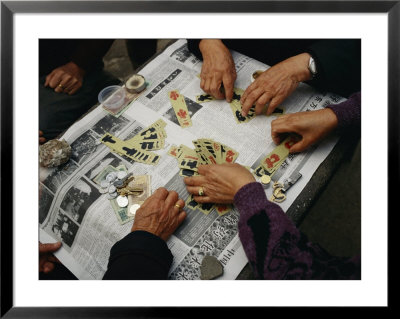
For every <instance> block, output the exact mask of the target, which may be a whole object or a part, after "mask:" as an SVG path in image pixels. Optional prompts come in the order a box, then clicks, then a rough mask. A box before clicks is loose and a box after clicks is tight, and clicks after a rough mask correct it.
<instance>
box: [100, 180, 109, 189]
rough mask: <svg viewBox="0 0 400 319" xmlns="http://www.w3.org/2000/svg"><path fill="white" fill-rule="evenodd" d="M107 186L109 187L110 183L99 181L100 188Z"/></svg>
mask: <svg viewBox="0 0 400 319" xmlns="http://www.w3.org/2000/svg"><path fill="white" fill-rule="evenodd" d="M108 185H110V183H109V182H107V181H106V180H104V179H103V180H102V181H101V183H100V186H101V188H107V187H108Z"/></svg>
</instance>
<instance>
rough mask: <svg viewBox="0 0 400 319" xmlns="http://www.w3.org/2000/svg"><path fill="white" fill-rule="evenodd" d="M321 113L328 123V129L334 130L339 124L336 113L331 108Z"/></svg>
mask: <svg viewBox="0 0 400 319" xmlns="http://www.w3.org/2000/svg"><path fill="white" fill-rule="evenodd" d="M321 112H323V113H324V116H323V118H324V119H325V121H326V127H327V128H328V129H329V131H332V130H334V129H335V128H336V127H337V126H338V123H339V122H338V118H337V116H336V114H335V112H333V110H331V109H330V108H325V109H323V110H321Z"/></svg>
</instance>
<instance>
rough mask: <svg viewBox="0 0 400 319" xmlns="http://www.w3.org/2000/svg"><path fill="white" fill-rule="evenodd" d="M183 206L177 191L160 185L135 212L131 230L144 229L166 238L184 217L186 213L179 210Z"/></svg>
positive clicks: (183, 203)
mask: <svg viewBox="0 0 400 319" xmlns="http://www.w3.org/2000/svg"><path fill="white" fill-rule="evenodd" d="M175 205H179V206H180V208H178V207H177V206H175ZM184 206H185V202H184V201H183V200H182V199H179V198H178V193H177V192H175V191H168V190H166V189H165V188H163V187H160V188H159V189H157V190H156V191H155V192H154V194H153V195H151V196H150V197H149V198H147V199H146V200H145V202H144V203H143V204H142V206H140V208H139V209H138V211H137V212H136V216H135V221H134V222H133V226H132V231H135V230H144V231H147V232H149V233H152V234H154V235H156V236H158V237H160V238H161V239H164V240H167V239H168V238H169V237H170V236H171V235H172V234H173V232H174V231H175V230H176V229H177V228H178V226H179V225H180V224H181V223H182V222H183V220H184V219H185V218H186V213H185V212H184V211H182V210H181V209H182V208H183V207H184Z"/></svg>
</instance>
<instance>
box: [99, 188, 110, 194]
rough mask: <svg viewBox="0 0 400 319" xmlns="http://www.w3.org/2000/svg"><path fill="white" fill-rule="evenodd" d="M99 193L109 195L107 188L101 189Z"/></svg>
mask: <svg viewBox="0 0 400 319" xmlns="http://www.w3.org/2000/svg"><path fill="white" fill-rule="evenodd" d="M99 192H100V194H107V193H108V190H107V188H100V189H99Z"/></svg>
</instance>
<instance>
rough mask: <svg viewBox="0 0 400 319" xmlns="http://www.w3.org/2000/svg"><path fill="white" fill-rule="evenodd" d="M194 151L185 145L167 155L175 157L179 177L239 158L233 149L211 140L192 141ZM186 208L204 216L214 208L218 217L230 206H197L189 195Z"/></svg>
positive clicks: (191, 174) (172, 148) (172, 149)
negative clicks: (200, 166)
mask: <svg viewBox="0 0 400 319" xmlns="http://www.w3.org/2000/svg"><path fill="white" fill-rule="evenodd" d="M193 144H194V146H195V149H191V148H190V147H187V146H186V145H180V146H179V147H178V146H175V145H173V146H172V147H171V148H170V149H169V151H168V154H169V155H171V156H173V157H175V158H176V160H177V161H178V165H179V168H180V171H179V175H181V176H185V177H186V176H196V175H199V174H198V172H197V167H198V166H199V165H206V164H222V163H233V162H235V160H236V159H237V157H238V156H239V153H238V152H237V151H235V150H234V149H233V148H230V147H229V146H226V145H224V144H222V143H219V142H216V141H214V140H212V139H206V138H202V139H198V140H195V141H193ZM186 207H189V208H191V209H193V210H194V209H196V208H198V209H199V210H201V211H202V212H203V213H204V214H209V213H210V212H211V211H212V210H213V209H214V208H215V209H216V210H217V212H218V214H219V215H224V214H226V213H227V212H229V211H230V210H231V209H232V207H231V205H222V204H213V203H210V204H199V203H197V202H196V201H195V200H194V199H193V196H192V195H190V196H189V198H188V199H187V201H186Z"/></svg>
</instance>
